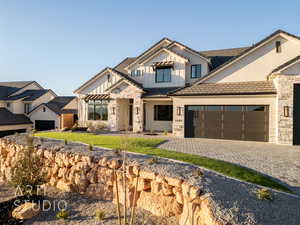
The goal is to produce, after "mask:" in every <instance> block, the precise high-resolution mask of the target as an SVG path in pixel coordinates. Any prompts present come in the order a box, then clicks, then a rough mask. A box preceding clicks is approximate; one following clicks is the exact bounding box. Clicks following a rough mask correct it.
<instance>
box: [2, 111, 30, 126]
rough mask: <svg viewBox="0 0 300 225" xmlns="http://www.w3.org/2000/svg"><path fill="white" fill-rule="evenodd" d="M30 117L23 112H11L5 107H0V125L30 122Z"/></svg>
mask: <svg viewBox="0 0 300 225" xmlns="http://www.w3.org/2000/svg"><path fill="white" fill-rule="evenodd" d="M31 123H32V122H31V121H30V119H29V118H28V117H27V116H25V115H23V114H13V113H12V112H10V111H9V110H7V109H6V108H0V126H1V125H18V124H31Z"/></svg>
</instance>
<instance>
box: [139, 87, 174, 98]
mask: <svg viewBox="0 0 300 225" xmlns="http://www.w3.org/2000/svg"><path fill="white" fill-rule="evenodd" d="M179 88H180V87H164V88H144V91H145V93H144V94H143V95H142V97H143V98H165V97H168V94H169V93H172V92H175V91H176V90H178V89H179Z"/></svg>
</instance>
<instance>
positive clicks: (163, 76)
mask: <svg viewBox="0 0 300 225" xmlns="http://www.w3.org/2000/svg"><path fill="white" fill-rule="evenodd" d="M155 82H156V83H162V82H171V68H170V67H168V68H156V70H155Z"/></svg>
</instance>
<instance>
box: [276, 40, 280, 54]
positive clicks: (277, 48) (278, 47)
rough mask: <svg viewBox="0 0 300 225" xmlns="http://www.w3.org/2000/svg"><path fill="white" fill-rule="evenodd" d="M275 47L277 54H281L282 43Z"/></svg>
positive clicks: (277, 43)
mask: <svg viewBox="0 0 300 225" xmlns="http://www.w3.org/2000/svg"><path fill="white" fill-rule="evenodd" d="M275 45H276V53H280V52H281V41H276V42H275Z"/></svg>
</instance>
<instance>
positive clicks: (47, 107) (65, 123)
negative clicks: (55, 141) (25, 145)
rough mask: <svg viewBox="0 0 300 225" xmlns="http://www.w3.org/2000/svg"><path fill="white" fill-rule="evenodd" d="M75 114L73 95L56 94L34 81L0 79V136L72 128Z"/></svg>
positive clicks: (75, 106) (75, 105) (75, 104)
mask: <svg viewBox="0 0 300 225" xmlns="http://www.w3.org/2000/svg"><path fill="white" fill-rule="evenodd" d="M64 109H65V110H64ZM76 114H77V101H76V98H75V97H59V96H57V95H56V94H55V93H54V92H53V91H52V90H50V89H44V88H43V87H42V86H41V85H40V84H38V83H37V82H35V81H17V82H0V137H1V136H5V135H9V134H13V133H16V132H25V131H26V130H27V129H32V128H35V129H37V130H52V129H62V128H64V127H71V126H73V124H74V118H75V115H76Z"/></svg>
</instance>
